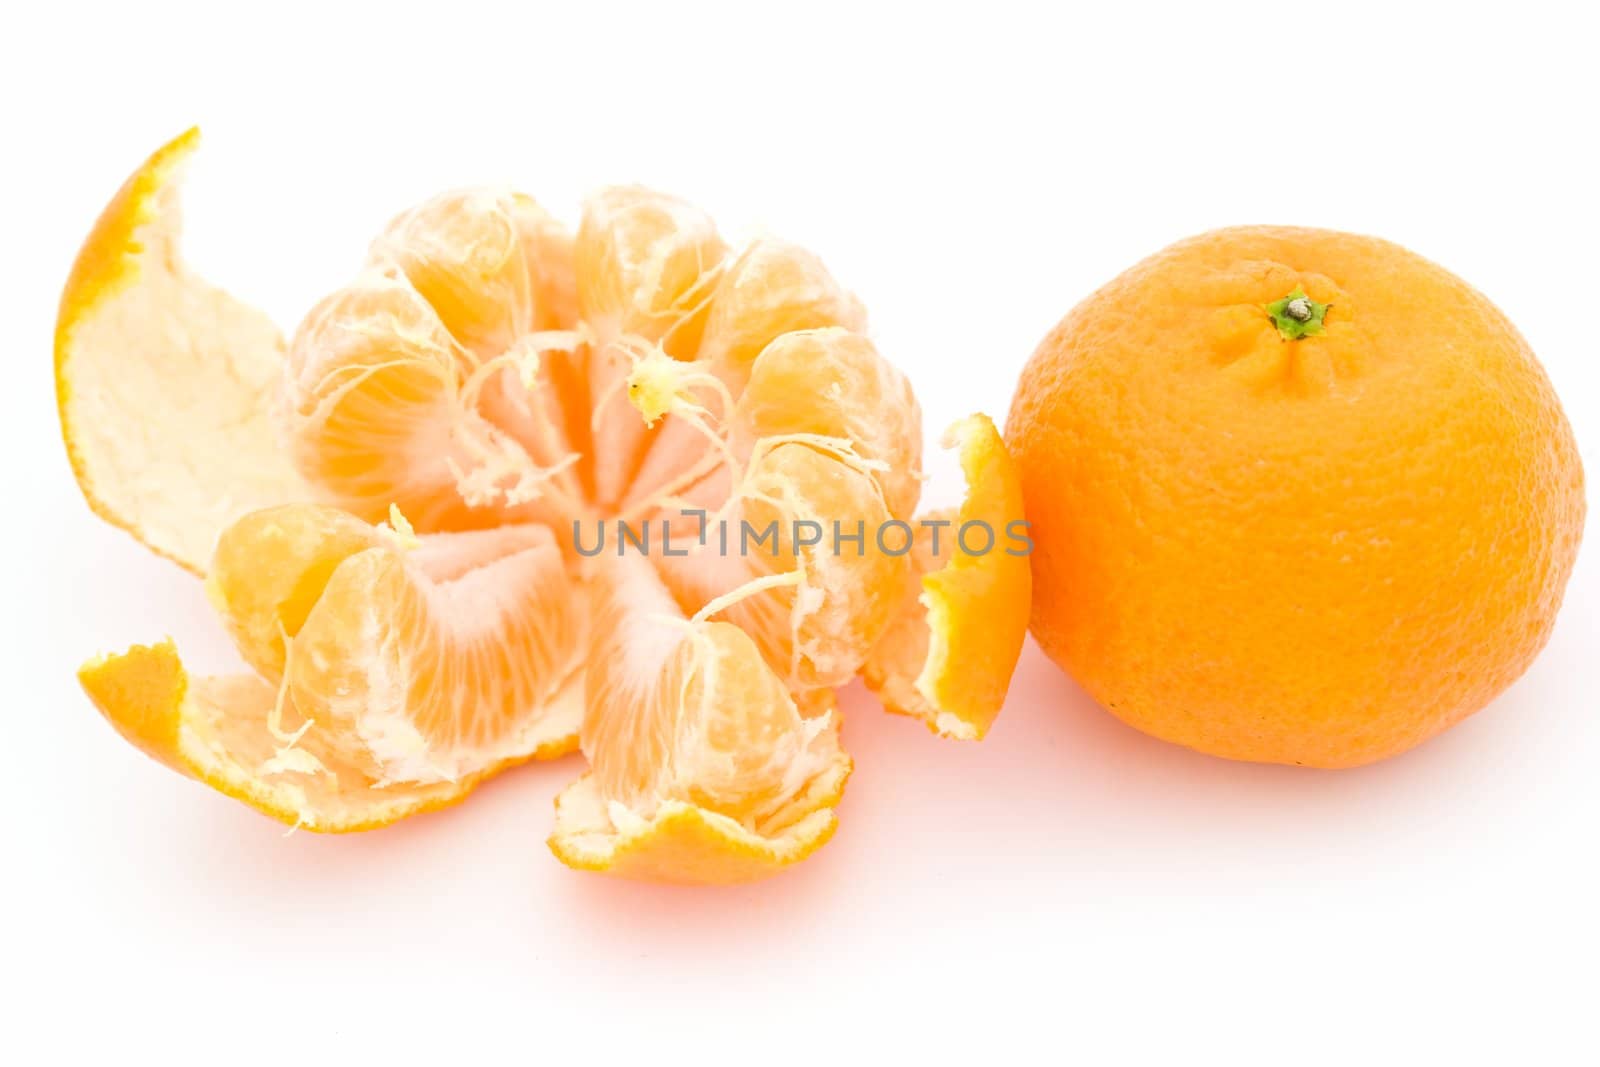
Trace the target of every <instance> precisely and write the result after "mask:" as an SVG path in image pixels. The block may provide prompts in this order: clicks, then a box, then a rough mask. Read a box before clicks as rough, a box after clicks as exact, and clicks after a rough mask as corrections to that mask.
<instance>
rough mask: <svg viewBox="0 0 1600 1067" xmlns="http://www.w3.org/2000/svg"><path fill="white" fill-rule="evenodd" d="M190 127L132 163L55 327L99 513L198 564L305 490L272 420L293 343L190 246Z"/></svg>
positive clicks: (80, 467)
mask: <svg viewBox="0 0 1600 1067" xmlns="http://www.w3.org/2000/svg"><path fill="white" fill-rule="evenodd" d="M199 140H200V133H199V130H198V129H191V130H189V131H187V132H186V133H184V134H182V135H180V136H179V137H177V138H175V139H174V140H173V141H171V142H170V143H168V144H167V145H165V146H163V147H162V148H160V149H159V150H157V151H156V152H155V153H154V154H153V155H152V156H150V158H149V159H148V160H146V161H145V163H144V164H143V165H142V166H141V167H139V169H138V170H136V171H135V172H134V173H133V175H132V176H131V177H129V178H128V180H127V181H126V182H124V183H123V185H122V188H121V189H119V190H118V191H117V194H116V195H115V196H114V197H112V199H111V202H110V203H109V204H107V205H106V208H105V210H104V211H103V212H102V213H101V215H100V218H99V221H97V222H96V223H95V226H94V229H93V230H92V231H91V232H90V234H89V237H88V238H87V240H85V242H84V244H83V248H82V250H81V251H80V252H79V253H78V258H77V261H76V262H75V263H74V264H73V267H72V273H71V274H70V275H69V277H68V279H67V284H66V288H65V290H64V291H63V292H62V295H61V307H60V312H59V314H58V316H57V320H56V333H55V378H56V403H57V407H58V410H59V413H60V417H61V435H62V438H63V440H64V441H65V442H66V446H67V455H68V456H69V458H70V459H71V462H72V470H73V474H74V475H75V476H76V477H77V480H78V486H79V488H80V489H81V490H82V491H83V495H84V499H85V500H87V501H88V503H89V506H90V507H91V508H92V509H93V510H94V511H95V513H96V514H98V515H99V516H101V517H102V518H104V519H105V520H106V521H107V522H110V523H112V524H113V525H115V526H118V527H121V528H122V529H124V530H126V531H128V532H129V533H130V534H132V535H133V536H134V537H136V538H138V539H139V540H140V541H142V542H143V543H144V544H145V545H147V546H148V547H150V548H151V549H153V550H154V551H156V552H157V553H159V554H160V555H162V556H165V557H167V558H168V559H170V560H172V561H174V562H175V563H177V564H179V565H180V566H182V567H184V568H185V569H187V570H190V571H192V572H194V573H196V574H201V573H203V570H204V563H205V561H206V559H207V558H208V557H209V556H210V554H211V547H212V544H213V542H214V541H215V539H216V535H217V534H218V533H219V532H220V531H221V530H222V529H223V527H225V526H226V525H227V524H228V523H229V522H230V521H232V520H233V519H234V518H237V517H238V516H239V515H242V514H244V513H246V512H248V511H252V510H254V509H256V508H259V507H265V506H267V505H269V504H276V503H281V502H284V501H288V500H304V499H309V498H310V495H311V491H310V489H309V488H308V487H307V486H306V484H305V483H304V482H303V481H302V480H301V478H300V476H299V475H298V474H296V473H295V471H294V468H293V466H292V465H291V464H290V462H289V459H288V457H287V456H286V455H285V454H284V453H283V452H282V451H281V450H280V449H279V448H278V444H277V438H276V431H275V429H274V427H273V425H272V423H271V419H270V407H271V398H272V395H273V391H274V390H275V388H276V387H277V383H278V378H279V374H280V368H281V365H282V360H283V351H284V342H283V338H282V336H281V335H280V334H279V332H278V330H277V328H276V327H275V326H274V325H273V324H272V322H271V321H270V320H269V319H268V318H267V317H266V316H265V315H264V314H262V313H261V312H260V311H257V310H256V309H254V308H252V307H250V306H249V305H247V304H244V303H241V302H240V301H238V300H236V299H234V298H233V297H231V296H229V295H228V294H227V293H225V292H223V291H222V290H220V289H217V288H216V287H214V286H212V285H211V284H209V283H208V282H206V281H205V280H204V279H202V278H200V277H198V276H197V275H195V274H194V273H193V272H192V271H191V270H189V269H188V268H187V267H186V266H185V265H184V263H183V261H182V259H181V258H180V255H179V236H180V232H181V220H180V214H179V204H178V186H179V181H180V179H181V176H182V172H183V167H184V164H185V163H186V161H187V160H188V158H189V156H190V155H191V154H192V153H193V152H194V150H195V148H196V146H197V145H198V144H199Z"/></svg>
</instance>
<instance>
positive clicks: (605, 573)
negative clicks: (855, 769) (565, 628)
mask: <svg viewBox="0 0 1600 1067" xmlns="http://www.w3.org/2000/svg"><path fill="white" fill-rule="evenodd" d="M595 589H596V592H595V597H596V608H595V621H596V627H595V634H596V639H595V643H594V648H593V651H592V652H591V654H590V659H589V668H588V679H587V690H588V704H589V707H588V711H587V713H586V715H585V717H584V724H583V731H582V736H581V742H582V748H583V752H584V755H585V756H586V757H588V759H589V762H590V766H591V768H592V770H591V773H590V774H588V775H586V776H585V777H584V778H583V779H582V780H580V781H579V782H578V783H576V784H575V785H574V786H572V787H570V788H569V789H568V790H567V792H566V793H564V794H563V799H562V800H561V801H560V802H558V807H559V808H560V809H561V811H562V812H564V814H562V815H558V819H557V826H556V832H555V835H554V836H553V837H552V839H551V848H552V849H553V850H554V851H555V853H556V854H557V856H559V857H561V858H562V859H563V860H565V861H567V862H569V863H571V864H572V865H574V866H578V867H585V868H590V869H597V870H612V868H613V866H620V869H615V870H612V873H623V874H633V875H636V876H648V877H654V878H660V879H665V880H672V881H703V880H713V881H720V880H739V879H744V878H750V877H759V876H760V875H761V874H764V873H771V871H773V870H776V869H777V867H779V866H781V865H782V864H783V863H784V862H786V861H787V860H788V859H789V858H791V857H792V858H794V859H798V858H800V855H803V854H804V853H805V852H809V851H810V850H811V849H812V848H815V847H816V846H818V845H820V844H821V843H822V840H823V839H825V837H826V831H829V830H831V826H832V822H833V815H832V812H831V810H824V809H831V807H832V805H833V804H835V803H837V800H838V797H839V792H840V790H841V789H842V788H843V782H844V778H845V776H846V775H847V774H848V770H849V759H848V757H846V756H845V755H844V753H843V752H842V751H841V750H840V748H839V739H838V717H837V714H836V712H835V709H834V708H833V707H832V702H831V700H828V701H811V702H808V705H807V709H806V711H807V712H812V714H807V713H805V712H802V710H801V708H800V706H799V705H798V704H797V703H796V701H795V699H794V697H793V696H791V695H790V694H789V692H788V691H787V690H786V689H785V687H784V685H783V684H782V682H781V681H780V680H779V678H778V677H777V676H776V675H775V674H774V673H773V672H772V670H771V669H770V668H769V667H768V666H767V665H766V663H765V661H764V660H763V659H762V657H761V653H760V651H759V650H758V649H757V648H756V645H755V643H754V642H753V641H751V639H750V638H749V637H748V636H747V635H746V634H745V633H744V632H743V631H742V630H740V629H739V628H738V627H735V626H733V625H730V624H728V623H723V622H706V621H702V620H698V619H685V618H684V616H683V615H682V613H681V612H680V611H679V610H678V608H677V605H676V604H675V603H674V601H673V599H672V597H671V595H670V594H669V593H668V591H667V589H666V588H665V587H664V586H663V585H662V583H661V580H660V578H659V577H658V576H657V575H656V573H655V571H654V569H653V568H652V567H651V565H650V561H649V560H648V559H646V558H644V557H642V556H637V555H635V556H624V557H620V558H616V559H611V560H607V561H606V565H605V566H603V567H602V568H601V569H600V571H599V572H598V574H597V578H596V586H595Z"/></svg>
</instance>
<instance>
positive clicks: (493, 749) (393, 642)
mask: <svg viewBox="0 0 1600 1067" xmlns="http://www.w3.org/2000/svg"><path fill="white" fill-rule="evenodd" d="M413 542H414V546H415V547H412V544H413ZM219 557H221V558H223V559H225V560H228V561H231V560H235V559H237V560H246V559H252V558H253V559H258V560H260V561H261V564H260V566H259V567H258V568H257V569H255V570H253V571H252V570H249V569H246V568H243V567H239V566H236V565H234V564H233V563H231V562H227V563H225V564H224V565H221V566H219V568H218V572H219V574H218V578H217V580H216V581H214V582H213V583H212V588H213V591H214V602H215V603H216V605H217V607H218V608H219V610H221V611H222V613H223V615H224V619H225V621H226V623H227V625H228V628H229V631H230V633H232V634H234V635H235V637H236V639H238V641H239V645H240V649H241V652H242V653H243V654H244V655H245V657H246V659H247V660H249V661H250V662H251V663H252V664H254V665H256V666H257V667H258V669H261V670H262V671H263V673H264V674H265V675H266V677H267V678H268V679H270V680H272V681H279V680H280V678H281V681H282V683H283V689H284V692H285V695H286V697H287V699H288V700H289V701H290V702H291V703H292V705H293V706H294V708H295V709H296V710H297V712H298V713H299V714H300V715H301V716H302V720H303V721H302V722H300V723H297V724H293V725H297V726H305V727H306V732H305V735H304V736H305V737H306V738H309V739H310V740H311V741H313V742H315V743H316V744H317V745H320V746H322V747H324V748H326V749H327V750H328V751H329V752H332V753H334V754H335V755H336V756H337V757H338V759H339V760H340V761H341V762H342V763H345V764H348V765H351V766H356V767H360V768H362V769H363V771H364V772H366V773H367V774H368V775H369V776H371V777H373V778H375V779H381V780H392V781H416V782H427V781H438V780H453V779H457V778H461V777H463V776H466V775H469V774H472V773H474V772H475V771H477V770H479V769H481V768H483V767H486V766H491V765H494V764H496V763H499V762H501V761H503V760H506V759H513V758H518V757H522V756H525V755H527V754H528V753H533V752H538V751H548V750H551V749H552V748H570V739H571V737H572V734H573V733H574V732H575V729H576V726H577V722H578V719H579V718H580V714H579V713H578V711H577V710H575V709H574V708H571V707H568V706H567V705H566V704H565V703H563V701H564V699H565V698H566V697H567V696H568V690H569V689H570V687H569V686H568V684H567V683H568V682H569V680H570V679H571V678H572V677H573V676H574V675H575V674H576V673H577V671H576V665H577V663H578V662H579V659H580V657H581V656H582V653H583V646H584V642H585V640H586V630H585V618H586V612H585V607H586V601H585V597H584V594H583V591H582V588H581V587H580V586H579V584H578V583H577V582H576V581H575V580H574V579H572V578H569V576H568V574H567V568H566V562H565V560H564V559H563V557H562V553H561V549H560V547H559V545H558V544H557V542H556V539H555V537H554V535H553V534H552V533H551V532H550V531H549V530H548V529H546V528H544V527H541V526H504V527H500V528H498V529H493V530H481V531H471V532H465V533H455V534H434V535H429V536H425V537H423V538H420V539H418V538H408V537H406V536H404V535H402V534H397V533H394V532H384V531H379V530H375V529H373V528H371V527H366V526H365V524H363V523H361V522H360V520H357V519H354V518H351V517H349V516H345V515H342V514H341V513H339V512H337V511H335V510H333V509H329V508H323V507H318V506H315V505H290V506H288V507H284V508H277V509H272V510H271V511H268V512H265V513H258V514H256V515H251V516H247V517H246V518H245V519H243V520H241V521H240V522H239V523H238V524H236V525H235V526H234V527H233V528H231V529H230V530H229V531H228V532H227V533H225V534H224V535H223V538H222V551H220V552H219ZM274 630H276V633H273V631H274ZM307 724H309V725H307ZM288 728H289V727H288V726H285V727H284V729H285V730H287V729H288Z"/></svg>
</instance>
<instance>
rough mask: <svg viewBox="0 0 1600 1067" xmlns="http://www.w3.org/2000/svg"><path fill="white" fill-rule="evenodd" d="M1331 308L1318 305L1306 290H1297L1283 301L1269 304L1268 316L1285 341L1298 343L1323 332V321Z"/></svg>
mask: <svg viewBox="0 0 1600 1067" xmlns="http://www.w3.org/2000/svg"><path fill="white" fill-rule="evenodd" d="M1331 306H1332V305H1331V304H1319V303H1317V302H1316V301H1315V300H1313V299H1311V298H1310V297H1309V296H1307V295H1306V293H1305V290H1304V289H1296V290H1295V291H1294V292H1292V293H1290V294H1289V295H1288V296H1286V297H1284V298H1283V299H1282V300H1274V301H1273V302H1272V303H1270V304H1268V305H1267V314H1268V315H1270V316H1272V323H1273V325H1274V326H1276V327H1278V333H1279V334H1280V335H1282V337H1283V339H1284V340H1285V341H1298V340H1300V338H1302V337H1316V336H1317V335H1318V334H1320V333H1322V332H1323V325H1322V320H1323V318H1324V317H1325V316H1326V315H1327V314H1328V308H1329V307H1331Z"/></svg>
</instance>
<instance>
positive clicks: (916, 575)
mask: <svg viewBox="0 0 1600 1067" xmlns="http://www.w3.org/2000/svg"><path fill="white" fill-rule="evenodd" d="M941 443H942V444H943V446H944V447H945V448H954V449H956V450H957V451H958V453H959V455H960V460H961V469H962V474H963V475H964V476H965V478H966V482H967V495H966V499H965V500H964V501H963V502H962V504H961V506H960V508H959V510H957V511H955V512H953V513H951V512H935V513H930V514H928V515H924V516H923V520H924V521H923V522H921V523H919V524H918V526H917V528H916V543H915V544H914V546H913V573H912V575H911V577H910V579H909V581H908V588H907V592H906V594H905V600H904V604H903V606H902V608H901V610H900V613H899V615H898V616H897V617H896V619H895V621H894V622H893V623H892V624H891V625H890V627H889V630H888V632H887V633H886V634H885V635H884V636H883V638H882V639H881V640H880V641H879V643H878V645H877V647H875V648H874V649H873V652H872V655H871V656H870V657H869V658H868V661H867V664H866V667H865V668H864V669H863V671H862V676H863V679H864V680H865V681H866V683H867V688H869V689H871V690H872V691H873V692H874V693H876V694H877V696H878V698H879V699H880V700H881V701H883V704H884V706H885V707H886V708H888V709H889V710H890V711H893V712H896V713H897V714H901V715H909V716H912V717H915V718H918V719H921V720H922V721H923V722H924V723H926V724H927V725H928V728H929V729H931V730H933V731H934V732H935V733H938V734H940V735H942V736H945V737H950V738H955V739H958V740H964V741H976V740H981V739H982V738H983V736H984V734H986V733H988V731H989V727H990V726H991V725H992V724H993V722H994V719H995V716H997V715H998V714H999V713H1000V708H1001V706H1002V705H1003V704H1004V703H1005V698H1006V690H1007V688H1008V687H1009V685H1010V682H1011V674H1012V671H1014V670H1015V669H1016V665H1017V658H1018V656H1020V655H1021V654H1022V643H1023V640H1024V638H1025V637H1026V636H1027V629H1028V611H1029V607H1030V603H1031V599H1032V576H1031V574H1030V571H1029V567H1028V559H1027V554H1026V551H1025V550H1024V549H1022V548H1020V547H1016V546H1015V545H1013V544H1011V543H1010V542H1009V540H1008V535H1013V534H1015V533H1016V532H1017V527H1016V526H1015V525H1014V524H1015V523H1018V522H1021V521H1023V509H1022V486H1021V482H1020V480H1019V478H1018V475H1017V468H1016V465H1015V464H1014V463H1013V462H1012V460H1011V456H1010V454H1009V453H1008V452H1007V451H1006V447H1005V442H1004V441H1002V440H1001V437H1000V434H999V432H998V431H997V430H996V429H995V426H994V423H993V422H992V421H991V420H990V419H989V417H988V416H987V415H971V416H968V417H967V418H965V419H962V420H961V421H959V422H957V423H955V424H954V425H953V426H951V427H950V428H949V429H948V430H946V431H945V433H944V436H943V438H942V440H941ZM930 521H934V522H944V523H945V524H946V526H945V527H942V528H943V529H944V530H945V532H946V537H945V544H944V545H943V546H941V550H940V551H937V552H936V551H934V545H933V544H932V542H933V540H934V538H935V536H936V534H933V531H935V530H938V529H941V527H934V526H930V525H928V523H929V522H930ZM968 523H981V524H983V525H984V526H986V527H987V528H988V530H989V531H991V532H992V535H993V539H992V541H991V543H990V544H989V546H988V550H987V551H984V552H968V551H963V550H961V545H960V541H959V538H960V537H961V533H960V531H961V530H962V529H963V528H964V527H966V525H967V524H968Z"/></svg>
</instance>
